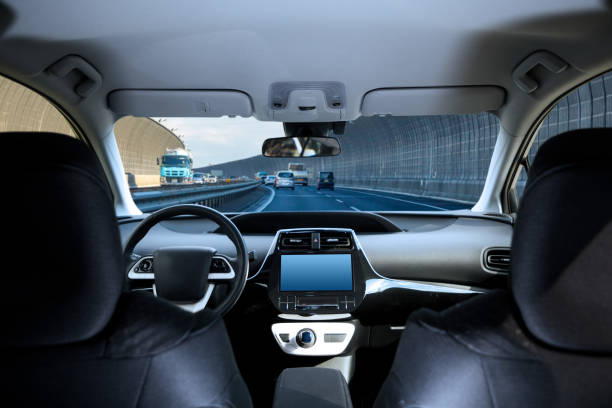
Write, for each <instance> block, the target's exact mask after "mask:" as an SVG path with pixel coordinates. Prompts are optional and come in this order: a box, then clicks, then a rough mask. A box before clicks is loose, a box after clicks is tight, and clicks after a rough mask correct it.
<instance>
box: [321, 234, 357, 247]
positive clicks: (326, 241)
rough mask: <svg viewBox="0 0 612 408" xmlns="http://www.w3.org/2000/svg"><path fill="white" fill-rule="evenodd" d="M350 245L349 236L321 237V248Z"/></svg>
mask: <svg viewBox="0 0 612 408" xmlns="http://www.w3.org/2000/svg"><path fill="white" fill-rule="evenodd" d="M350 246H351V240H350V239H349V237H333V236H331V237H321V248H348V247H350Z"/></svg>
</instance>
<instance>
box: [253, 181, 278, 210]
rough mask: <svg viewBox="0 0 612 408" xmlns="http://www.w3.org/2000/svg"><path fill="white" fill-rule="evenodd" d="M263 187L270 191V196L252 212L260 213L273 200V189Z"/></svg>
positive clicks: (274, 194)
mask: <svg viewBox="0 0 612 408" xmlns="http://www.w3.org/2000/svg"><path fill="white" fill-rule="evenodd" d="M264 187H265V188H267V189H268V190H270V192H271V193H272V194H270V196H269V197H268V199H267V200H266V201H264V202H263V203H262V204H261V205H260V206H259V207H257V208H255V209H254V210H253V212H262V211H263V210H264V209H265V208H266V207H267V206H269V205H270V203H271V202H272V200H274V197H275V196H276V192H275V191H274V189H273V188H270V187H268V186H264Z"/></svg>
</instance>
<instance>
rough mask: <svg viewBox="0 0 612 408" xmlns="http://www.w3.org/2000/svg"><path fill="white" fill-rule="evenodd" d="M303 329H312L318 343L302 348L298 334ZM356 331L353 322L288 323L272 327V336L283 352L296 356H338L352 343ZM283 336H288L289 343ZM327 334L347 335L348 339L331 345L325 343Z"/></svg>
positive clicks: (275, 324) (276, 324)
mask: <svg viewBox="0 0 612 408" xmlns="http://www.w3.org/2000/svg"><path fill="white" fill-rule="evenodd" d="M303 329H310V330H312V331H313V332H314V334H315V338H316V341H315V343H314V344H313V345H312V346H310V347H308V348H304V347H300V346H299V345H298V344H297V341H296V335H297V333H298V332H299V331H300V330H303ZM355 330H356V327H355V324H353V323H352V322H287V323H274V324H273V325H272V334H273V336H274V339H275V340H276V342H277V343H278V345H279V347H280V348H281V350H283V351H284V352H285V353H287V354H292V355H296V356H336V355H338V354H342V353H344V351H345V350H346V348H347V347H348V345H349V343H350V342H351V340H352V338H353V335H354V334H355ZM281 334H287V335H288V336H289V341H288V342H284V341H283V340H281V338H280V335H281ZM325 334H345V335H346V337H345V338H344V340H343V341H341V342H337V343H336V342H334V343H331V342H325V340H324V339H325Z"/></svg>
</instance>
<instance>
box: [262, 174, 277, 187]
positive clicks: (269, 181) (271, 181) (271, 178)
mask: <svg viewBox="0 0 612 408" xmlns="http://www.w3.org/2000/svg"><path fill="white" fill-rule="evenodd" d="M274 180H276V176H274V175H270V176H266V181H264V184H265V185H266V186H273V185H274Z"/></svg>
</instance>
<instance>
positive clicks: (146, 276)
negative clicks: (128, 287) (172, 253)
mask: <svg viewBox="0 0 612 408" xmlns="http://www.w3.org/2000/svg"><path fill="white" fill-rule="evenodd" d="M145 259H150V260H153V257H152V256H150V255H149V256H143V257H142V258H140V259H139V260H138V262H136V263H135V264H134V265H133V266H132V267H131V268H130V271H129V272H128V278H129V279H132V280H139V279H141V280H155V274H154V273H140V272H136V268H137V267H138V265H140V263H141V262H142V261H144V260H145ZM212 259H221V260H222V261H223V262H225V264H226V265H227V266H229V269H230V271H229V272H221V273H209V274H208V280H229V279H234V278H235V277H236V272H235V271H234V268H233V267H232V263H231V262H230V261H229V260H228V259H227V258H226V257H224V256H222V255H214V256H213V257H212Z"/></svg>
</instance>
